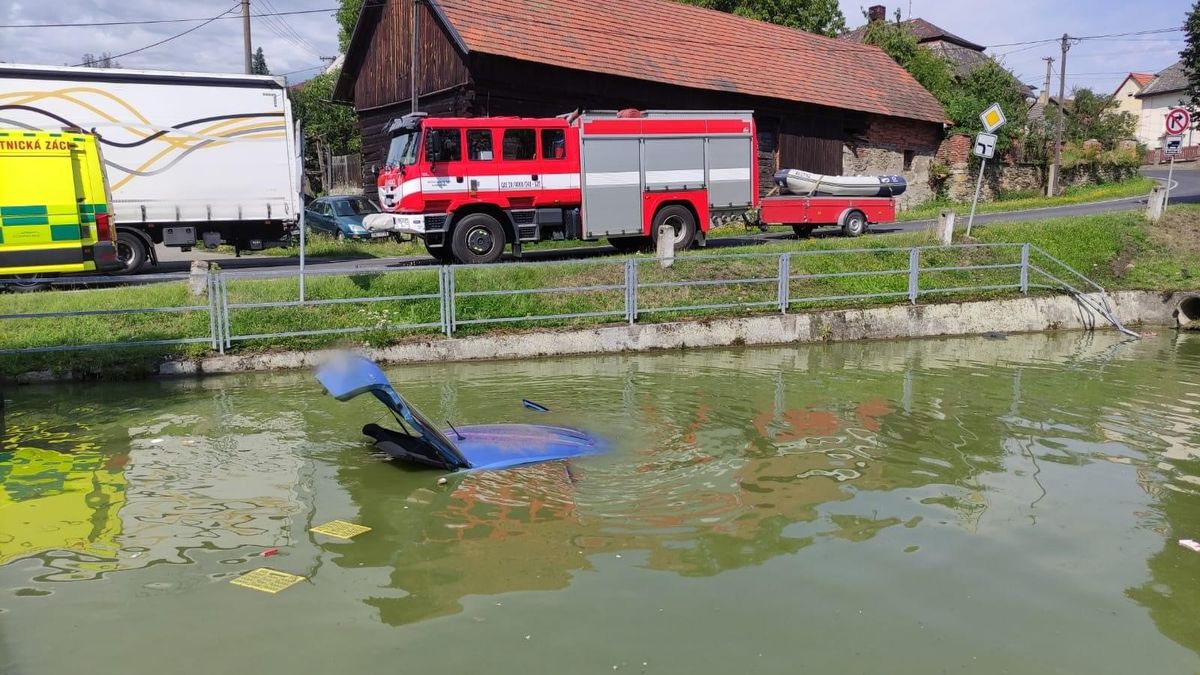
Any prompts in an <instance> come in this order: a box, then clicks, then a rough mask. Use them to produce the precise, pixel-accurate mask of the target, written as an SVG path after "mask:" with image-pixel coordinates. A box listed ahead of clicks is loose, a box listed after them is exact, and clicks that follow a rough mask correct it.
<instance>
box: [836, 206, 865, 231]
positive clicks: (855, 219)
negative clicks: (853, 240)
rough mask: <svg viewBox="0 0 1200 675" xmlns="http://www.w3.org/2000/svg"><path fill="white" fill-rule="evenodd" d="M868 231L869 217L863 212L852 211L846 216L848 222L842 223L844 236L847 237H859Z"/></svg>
mask: <svg viewBox="0 0 1200 675" xmlns="http://www.w3.org/2000/svg"><path fill="white" fill-rule="evenodd" d="M866 231H867V217H866V216H864V215H863V213H862V211H851V212H850V214H849V215H848V216H846V222H844V223H842V234H844V235H846V236H847V237H857V236H860V235H862V234H864V233H865V232H866Z"/></svg>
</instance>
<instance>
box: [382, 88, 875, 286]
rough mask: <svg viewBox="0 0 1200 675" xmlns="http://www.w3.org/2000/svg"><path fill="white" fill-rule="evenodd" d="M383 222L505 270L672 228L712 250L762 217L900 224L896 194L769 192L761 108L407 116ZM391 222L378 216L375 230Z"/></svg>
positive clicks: (394, 133)
mask: <svg viewBox="0 0 1200 675" xmlns="http://www.w3.org/2000/svg"><path fill="white" fill-rule="evenodd" d="M385 132H386V133H388V134H389V135H390V136H391V145H390V149H389V151H388V157H387V160H386V163H385V165H384V166H383V168H382V169H381V170H379V172H378V186H379V198H380V204H381V206H382V207H383V210H384V211H385V212H386V213H385V214H382V215H380V216H375V217H373V218H375V219H378V220H388V221H390V226H391V227H392V228H393V229H394V230H396V231H397V232H401V233H406V234H411V235H414V236H417V237H420V238H422V239H423V240H424V242H425V247H426V249H427V250H428V251H429V253H430V254H431V255H433V256H434V257H435V258H438V259H440V260H442V261H445V262H449V261H451V260H457V261H459V262H464V263H484V262H493V261H495V260H497V259H499V257H500V256H501V254H502V253H503V252H504V249H505V247H506V246H508V245H511V246H512V248H513V252H514V253H516V254H518V255H519V254H520V251H521V245H522V244H526V243H531V242H538V241H545V240H551V239H567V240H571V239H579V240H596V239H600V238H607V239H608V240H609V242H610V243H611V244H612V245H613V246H615V247H616V248H617V249H618V250H637V249H640V248H644V247H647V246H649V245H650V244H651V243H652V239H651V233H653V232H656V231H657V230H658V228H659V227H660V226H661V225H669V226H671V227H672V228H673V229H674V230H675V246H676V248H677V249H683V248H688V247H690V246H691V245H692V244H694V243H699V244H700V245H703V244H704V240H705V236H706V234H707V232H708V230H709V223H710V222H712V221H713V220H715V219H718V218H720V217H723V216H730V215H736V216H743V215H745V214H747V213H753V212H754V211H755V210H757V211H758V214H759V216H758V217H759V220H760V221H761V222H763V223H767V224H777V225H790V226H794V227H795V228H796V229H797V232H798V233H800V232H807V231H808V230H809V229H811V228H815V227H817V226H820V225H838V226H840V227H842V230H843V232H845V233H846V234H849V235H852V236H856V235H859V234H862V233H863V232H864V231H865V230H866V228H867V226H868V225H869V224H871V223H879V222H888V221H890V220H892V219H894V217H895V204H894V201H893V200H892V199H890V198H852V199H851V198H839V197H803V196H780V197H769V198H766V199H762V200H760V199H759V198H758V194H759V185H758V171H757V155H758V153H757V144H756V135H755V127H754V116H753V114H752V113H750V112H694V111H658V110H650V111H637V110H626V111H621V112H586V113H572V114H570V115H564V116H562V117H553V118H537V119H526V118H513V117H478V118H453V117H446V118H431V117H427V116H425V115H423V114H414V115H407V116H405V117H403V118H400V119H396V120H393V121H392V122H391V123H390V124H388V125H387V127H386V128H385ZM382 224H383V223H377V222H372V223H370V225H371V226H372V227H376V228H377V227H379V226H380V225H382Z"/></svg>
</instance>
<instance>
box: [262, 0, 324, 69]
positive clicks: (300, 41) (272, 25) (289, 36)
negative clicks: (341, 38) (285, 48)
mask: <svg viewBox="0 0 1200 675" xmlns="http://www.w3.org/2000/svg"><path fill="white" fill-rule="evenodd" d="M255 1H256V2H261V3H262V4H263V6H264V7H266V8H267V12H266V13H267V14H272V15H277V14H278V13H279V12H278V10H276V9H275V7H274V6H272V5H271V3H270V1H269V0H255ZM262 23H263V24H265V25H266V26H267V28H269V29H270V30H271V32H273V33H275V34H276V35H278V36H279V37H281V38H283V39H284V40H286V41H287V42H290V43H292V45H294V46H296V47H298V48H299V49H301V50H303V51H306V52H308V53H310V54H312V55H313V56H316V57H318V58H320V56H321V52H319V51H317V49H316V48H315V47H313V46H312V44H311V43H309V42H308V40H305V39H304V37H303V36H301V35H300V34H299V33H297V32H296V31H295V30H294V29H293V28H292V27H291V26H290V25H289V24H288V23H287V20H286V19H283V18H281V17H279V16H270V17H267V16H264V17H262Z"/></svg>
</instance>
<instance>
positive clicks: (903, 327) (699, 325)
mask: <svg viewBox="0 0 1200 675" xmlns="http://www.w3.org/2000/svg"><path fill="white" fill-rule="evenodd" d="M1182 297H1183V295H1181V294H1172V293H1161V292H1152V291H1121V292H1116V293H1113V294H1110V296H1109V301H1110V304H1111V305H1112V308H1113V311H1114V313H1115V314H1116V316H1117V317H1118V318H1119V319H1120V320H1121V321H1122V322H1123V323H1125V324H1126V325H1132V326H1171V327H1173V326H1175V325H1176V318H1175V313H1176V311H1177V309H1178V307H1179V304H1180V301H1181V298H1182ZM1095 300H1097V301H1098V300H1099V297H1098V296H1097V297H1096V298H1095ZM1093 328H1094V329H1111V326H1110V325H1109V324H1108V323H1107V321H1106V320H1105V319H1104V318H1102V317H1100V316H1098V315H1096V314H1095V313H1093V312H1092V311H1091V310H1090V309H1088V308H1087V307H1086V306H1084V305H1082V304H1080V303H1079V302H1077V301H1075V300H1074V299H1072V298H1070V297H1067V296H1045V297H1028V298H1015V299H1011V300H993V301H981V302H961V303H942V304H932V305H915V306H912V305H894V306H888V307H872V308H866V309H838V310H826V311H817V312H810V313H803V314H787V315H768V316H754V317H744V318H736V319H711V320H696V321H680V322H673V323H658V324H636V325H633V326H626V325H621V326H606V327H600V328H587V329H575V330H553V331H551V330H545V331H529V332H521V333H512V334H505V335H484V336H479V337H465V338H449V339H446V338H443V339H432V340H423V341H415V342H410V343H406V344H400V345H393V346H390V347H382V348H375V349H372V348H366V349H362V350H361V351H362V352H363V353H364V354H366V355H367V356H370V357H371V358H374V359H377V360H379V361H381V362H385V363H429V362H439V361H474V360H484V359H530V358H538V357H546V356H566V355H575V354H612V353H620V352H646V351H654V350H663V349H698V348H705V347H728V346H734V345H784V344H791V343H813V342H842V341H849V340H888V339H899V338H920V337H935V336H952V335H980V334H983V333H988V332H993V331H995V332H1004V333H1031V332H1039V331H1051V330H1091V329H1093ZM329 353H330V352H328V351H311V352H274V353H266V354H250V355H226V356H211V357H207V358H200V359H192V360H185V361H170V362H167V363H164V364H163V365H162V366H161V367H160V369H159V374H160V375H164V376H171V375H198V374H217V373H235V372H245V371H254V370H281V369H288V368H309V367H312V366H315V365H316V364H318V363H320V362H321V361H322V360H324V359H325V358H327V356H328V355H329ZM31 375H34V374H31ZM41 375H42V377H36V376H35V377H33V378H27V379H35V380H44V379H46V378H45V374H41Z"/></svg>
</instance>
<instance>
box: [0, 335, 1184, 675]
mask: <svg viewBox="0 0 1200 675" xmlns="http://www.w3.org/2000/svg"><path fill="white" fill-rule="evenodd" d="M391 375H392V376H393V379H394V381H395V382H397V383H400V384H401V385H402V387H403V388H404V389H405V391H407V392H408V393H409V394H410V398H411V399H413V400H414V401H415V402H417V403H418V404H419V405H421V406H423V407H424V408H425V409H426V410H427V411H428V412H429V413H430V416H431V417H433V418H434V419H444V418H449V419H452V420H455V421H462V422H468V423H469V422H487V421H498V420H502V421H554V422H561V423H567V424H575V425H580V426H584V427H587V428H591V429H594V430H597V431H601V432H603V433H606V434H608V435H610V436H612V437H613V438H614V440H615V441H616V445H617V449H616V451H615V452H614V453H612V454H611V455H608V456H604V457H599V458H589V459H586V460H582V461H578V462H575V463H574V464H572V466H571V469H570V470H569V471H568V470H567V468H566V467H565V466H564V465H562V464H556V465H544V466H538V467H532V468H524V469H518V470H512V471H505V472H498V473H491V474H472V475H458V476H453V477H451V478H450V480H449V482H448V484H446V485H443V486H439V485H438V484H437V479H438V477H439V475H440V474H437V473H430V472H411V471H407V470H404V469H402V468H399V467H397V466H394V465H391V464H388V463H386V462H384V461H382V460H381V459H379V458H378V457H376V456H373V455H371V454H370V453H369V452H368V451H367V448H366V446H365V444H364V443H363V442H362V440H361V438H360V436H359V435H358V429H359V427H361V425H362V424H363V423H365V422H369V421H374V420H376V419H378V418H380V417H381V416H380V413H381V412H383V409H382V408H381V407H378V406H377V404H374V403H373V402H371V401H366V400H363V401H355V402H353V403H350V404H340V403H337V402H335V401H333V400H331V399H328V398H326V397H322V396H321V395H320V394H319V392H318V390H317V388H316V386H315V384H314V382H313V381H312V379H311V377H310V376H309V375H307V374H282V375H252V376H245V377H230V378H221V379H208V380H203V381H179V382H159V383H141V384H128V385H117V384H96V385H77V386H54V387H33V388H18V389H10V390H9V391H8V392H7V397H8V399H9V404H8V410H7V419H6V420H5V422H6V424H7V430H6V435H5V440H4V448H3V449H4V453H3V454H0V672H3V673H6V674H7V673H12V674H19V675H34V674H41V673H53V674H59V673H75V672H88V673H119V674H122V675H139V674H142V673H147V674H149V673H153V674H155V675H159V674H161V673H167V672H170V673H240V672H247V673H255V674H256V675H259V674H262V675H270V674H275V673H289V674H291V673H311V672H356V673H423V674H429V673H469V672H488V673H498V674H504V673H521V674H524V673H588V672H593V673H611V672H613V671H614V670H616V671H618V672H630V671H632V672H638V673H641V672H645V673H687V674H698V673H721V674H725V673H731V672H746V673H785V672H786V673H793V672H811V673H884V672H886V673H914V674H916V673H921V674H924V673H938V672H969V673H1022V674H1026V673H1087V674H1096V673H1135V672H1136V673H1162V674H1165V673H1186V674H1188V675H1192V674H1194V673H1196V672H1197V671H1200V553H1193V552H1191V551H1188V550H1186V549H1184V548H1182V547H1180V546H1179V545H1178V544H1177V543H1176V540H1178V539H1180V538H1198V539H1200V459H1198V458H1200V336H1177V335H1175V334H1169V335H1163V336H1162V337H1158V338H1152V339H1147V340H1144V341H1142V342H1136V343H1128V342H1121V341H1120V340H1119V339H1118V338H1117V337H1116V336H1113V335H1110V334H1101V335H1057V336H1030V337H1013V338H1010V339H1009V340H1007V341H988V340H977V339H964V340H946V341H913V342H895V343H871V344H861V345H837V346H821V347H802V348H788V349H754V350H750V349H746V350H734V351H703V352H693V353H687V354H674V353H673V354H662V355H651V356H629V357H601V358H581V359H564V360H547V361H538V362H530V363H492V364H466V365H438V366H427V367H413V368H403V369H400V368H397V369H392V370H391ZM521 398H531V399H534V400H537V401H539V402H542V403H545V404H547V405H549V406H550V407H552V408H553V409H554V410H555V411H556V412H555V413H553V414H552V415H551V416H549V417H546V416H537V414H536V413H532V412H529V411H526V410H524V409H523V408H521V406H520V403H519V401H520V399H521ZM335 518H340V519H345V520H351V521H354V522H359V523H362V524H365V525H367V526H369V527H371V528H373V529H372V531H371V532H369V533H367V534H364V535H361V536H360V537H358V538H356V539H354V540H352V541H349V542H345V541H337V540H333V539H329V538H327V537H323V536H320V535H315V534H312V533H310V532H309V531H308V528H310V527H312V526H313V525H316V524H319V523H323V522H325V521H328V520H332V519H335ZM268 547H277V548H279V550H280V553H279V555H277V556H274V557H269V558H262V557H256V554H258V553H259V552H261V551H262V550H263V549H265V548H268ZM262 565H268V566H270V567H273V568H276V569H279V570H283V571H287V572H290V573H293V574H298V575H302V576H304V577H307V579H308V580H307V581H306V582H303V583H301V584H299V585H296V586H293V587H292V588H290V589H287V590H285V591H283V592H282V593H279V594H278V595H268V594H265V593H259V592H256V591H253V590H248V589H243V588H239V587H237V586H234V585H231V584H230V583H228V582H229V581H230V579H232V578H234V577H235V576H237V575H239V574H241V573H244V572H246V571H248V570H251V569H253V568H256V567H259V566H262Z"/></svg>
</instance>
